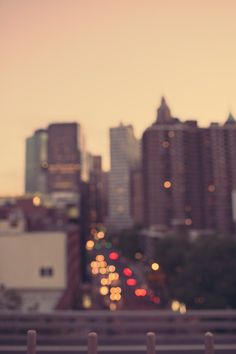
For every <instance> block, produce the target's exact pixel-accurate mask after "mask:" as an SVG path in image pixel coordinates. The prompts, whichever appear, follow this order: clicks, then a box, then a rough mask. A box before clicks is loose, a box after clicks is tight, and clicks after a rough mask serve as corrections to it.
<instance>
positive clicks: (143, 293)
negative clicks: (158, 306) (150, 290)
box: [135, 289, 147, 296]
mask: <svg viewBox="0 0 236 354" xmlns="http://www.w3.org/2000/svg"><path fill="white" fill-rule="evenodd" d="M135 295H136V296H146V295H147V290H146V289H136V290H135Z"/></svg>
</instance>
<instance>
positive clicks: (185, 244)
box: [114, 229, 236, 309]
mask: <svg viewBox="0 0 236 354" xmlns="http://www.w3.org/2000/svg"><path fill="white" fill-rule="evenodd" d="M114 241H115V243H116V245H117V247H118V248H119V249H120V250H121V252H122V254H123V255H125V256H126V257H128V258H130V259H133V260H135V253H136V252H140V251H141V252H143V251H144V247H143V245H142V242H140V237H139V236H138V230H137V229H134V230H127V231H124V232H121V233H120V234H119V235H116V237H115V239H114ZM144 253H145V252H144ZM153 255H154V256H153V258H152V259H148V257H146V256H145V254H144V256H143V259H142V262H143V266H144V269H146V276H147V281H148V283H149V285H150V287H151V288H152V289H153V290H154V291H156V292H157V293H158V292H159V294H160V295H161V298H162V304H163V306H168V305H169V303H170V301H171V300H173V299H176V300H178V301H180V302H183V303H184V304H185V305H186V306H187V308H188V309H227V308H236V241H235V240H234V239H232V238H227V237H219V236H217V235H212V236H201V237H198V238H197V239H195V240H192V239H191V238H190V237H189V236H188V235H172V236H166V237H164V238H162V239H156V241H155V246H154V247H153ZM152 261H156V262H158V263H159V265H160V269H159V270H158V271H157V272H153V271H151V269H150V267H148V266H147V265H148V264H150V263H151V262H152Z"/></svg>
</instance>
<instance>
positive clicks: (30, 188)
mask: <svg viewBox="0 0 236 354" xmlns="http://www.w3.org/2000/svg"><path fill="white" fill-rule="evenodd" d="M47 139H48V134H47V130H45V129H39V130H36V131H35V133H34V134H33V135H32V136H31V137H29V138H27V139H26V158H25V192H26V193H35V192H40V193H47V167H48V164H47Z"/></svg>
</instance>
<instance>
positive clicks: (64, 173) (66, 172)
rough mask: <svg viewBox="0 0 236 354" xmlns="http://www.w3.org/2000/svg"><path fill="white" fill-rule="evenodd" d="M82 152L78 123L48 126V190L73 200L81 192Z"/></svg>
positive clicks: (60, 196) (59, 196) (56, 195)
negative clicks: (79, 146)
mask: <svg viewBox="0 0 236 354" xmlns="http://www.w3.org/2000/svg"><path fill="white" fill-rule="evenodd" d="M79 182H80V154H79V149H78V127H77V124H76V123H56V124H51V125H49V127H48V192H49V193H50V194H52V195H54V196H55V197H56V198H65V199H67V200H69V199H70V198H71V200H73V198H75V200H76V197H77V196H78V194H79V187H80V185H79Z"/></svg>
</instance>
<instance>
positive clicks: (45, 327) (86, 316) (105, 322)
mask: <svg viewBox="0 0 236 354" xmlns="http://www.w3.org/2000/svg"><path fill="white" fill-rule="evenodd" d="M29 328H34V330H36V331H37V333H38V337H39V340H40V343H42V344H52V345H53V344H60V343H63V344H66V343H74V344H79V345H82V344H85V343H86V338H87V335H88V333H90V332H96V333H97V334H98V335H99V341H100V343H102V344H106V345H107V344H110V343H111V344H122V345H126V344H129V345H132V344H135V345H138V344H143V341H144V337H143V335H144V333H146V332H153V333H157V334H158V343H159V344H162V343H163V344H164V343H168V344H170V343H182V342H184V343H188V342H189V343H201V338H202V336H203V335H204V334H205V333H206V332H212V333H214V335H216V336H217V342H218V343H226V342H227V343H234V344H236V311H235V310H225V311H224V310H217V311H211V310H209V311H187V313H185V314H180V313H174V312H172V311H166V310H158V311H115V312H110V311H57V312H53V313H44V314H39V313H3V312H2V313H0V345H2V344H6V343H16V344H22V343H24V341H25V333H26V332H27V330H28V329H29Z"/></svg>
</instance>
